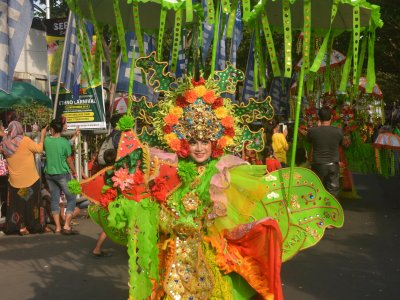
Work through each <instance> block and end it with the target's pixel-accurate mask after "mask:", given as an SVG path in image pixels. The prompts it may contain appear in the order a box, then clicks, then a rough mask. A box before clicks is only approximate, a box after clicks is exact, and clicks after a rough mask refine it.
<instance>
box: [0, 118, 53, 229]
mask: <svg viewBox="0 0 400 300" xmlns="http://www.w3.org/2000/svg"><path fill="white" fill-rule="evenodd" d="M46 131H47V127H46V128H43V129H42V131H41V134H40V140H39V143H35V142H34V141H32V140H31V139H30V138H28V137H26V136H24V135H23V133H24V132H23V129H22V125H21V123H19V122H18V121H11V122H10V123H9V125H8V128H7V131H6V134H5V135H4V137H3V140H2V142H1V152H2V153H3V154H4V155H5V157H6V160H7V163H8V171H9V177H8V183H9V186H8V191H9V193H8V201H7V206H8V207H7V215H6V232H7V233H14V232H19V234H20V235H27V234H29V233H42V232H48V231H49V230H50V229H49V228H47V227H46V225H45V220H44V217H43V218H42V219H41V218H40V217H41V215H42V216H44V208H43V207H42V205H41V204H42V201H41V193H40V188H41V181H40V177H39V174H38V171H37V169H36V165H35V158H34V154H35V153H41V152H43V140H44V138H45V135H46Z"/></svg>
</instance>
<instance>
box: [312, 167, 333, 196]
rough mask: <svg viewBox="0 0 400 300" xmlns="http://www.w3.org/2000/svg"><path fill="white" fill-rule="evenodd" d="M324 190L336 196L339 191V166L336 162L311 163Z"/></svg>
mask: <svg viewBox="0 0 400 300" xmlns="http://www.w3.org/2000/svg"><path fill="white" fill-rule="evenodd" d="M311 170H313V171H314V172H315V173H316V174H317V175H318V177H319V178H320V179H321V181H322V184H323V185H324V187H325V188H326V190H327V191H328V192H329V193H331V194H332V195H333V196H335V197H337V196H338V195H339V191H340V168H339V164H338V163H333V164H313V165H312V166H311Z"/></svg>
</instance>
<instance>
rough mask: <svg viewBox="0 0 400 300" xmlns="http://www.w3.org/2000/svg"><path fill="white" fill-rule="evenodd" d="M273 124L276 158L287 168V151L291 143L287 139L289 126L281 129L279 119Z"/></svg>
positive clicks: (273, 144)
mask: <svg viewBox="0 0 400 300" xmlns="http://www.w3.org/2000/svg"><path fill="white" fill-rule="evenodd" d="M272 126H273V134H272V149H273V150H274V154H275V156H276V158H277V159H278V160H279V162H280V163H281V166H282V168H285V167H286V166H287V160H286V152H287V151H288V150H289V144H288V142H287V140H286V137H287V134H288V131H287V127H285V129H284V130H281V128H280V127H279V123H278V122H277V121H275V122H274V124H273V125H272Z"/></svg>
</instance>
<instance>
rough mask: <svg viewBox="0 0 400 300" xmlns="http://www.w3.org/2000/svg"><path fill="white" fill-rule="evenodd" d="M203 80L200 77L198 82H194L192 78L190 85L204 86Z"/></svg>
mask: <svg viewBox="0 0 400 300" xmlns="http://www.w3.org/2000/svg"><path fill="white" fill-rule="evenodd" d="M204 82H205V81H204V78H203V77H200V79H199V81H196V80H194V78H193V79H192V84H193V86H199V85H204Z"/></svg>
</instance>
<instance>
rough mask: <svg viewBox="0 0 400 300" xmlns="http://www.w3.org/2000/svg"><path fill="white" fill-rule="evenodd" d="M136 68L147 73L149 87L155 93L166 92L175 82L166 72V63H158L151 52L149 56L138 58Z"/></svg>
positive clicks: (154, 54)
mask: <svg viewBox="0 0 400 300" xmlns="http://www.w3.org/2000/svg"><path fill="white" fill-rule="evenodd" d="M136 66H137V67H138V68H141V69H142V70H143V71H144V72H146V73H149V75H150V79H149V85H150V86H152V87H153V88H154V91H155V92H166V91H168V90H170V88H171V86H170V85H171V83H173V82H175V77H174V76H172V75H171V73H170V72H167V71H166V70H167V67H168V63H166V62H158V61H157V60H156V53H155V52H152V53H151V54H150V55H149V56H146V57H141V58H138V59H137V60H136Z"/></svg>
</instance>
